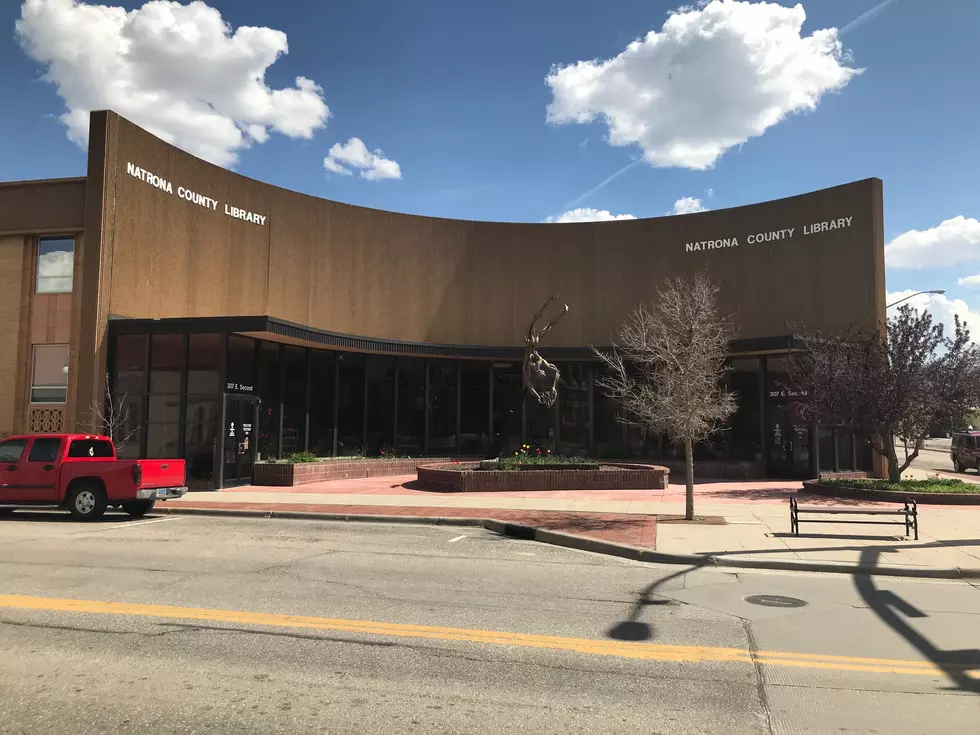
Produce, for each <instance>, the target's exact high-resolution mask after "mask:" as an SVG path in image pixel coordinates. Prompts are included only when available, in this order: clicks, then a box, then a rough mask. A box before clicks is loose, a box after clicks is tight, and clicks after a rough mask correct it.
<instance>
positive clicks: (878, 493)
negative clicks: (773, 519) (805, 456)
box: [803, 480, 980, 505]
mask: <svg viewBox="0 0 980 735" xmlns="http://www.w3.org/2000/svg"><path fill="white" fill-rule="evenodd" d="M803 491H804V492H808V493H813V494H814V495H822V496H824V497H828V498H841V499H843V500H870V501H872V502H876V503H904V502H906V501H908V500H914V501H915V502H916V503H917V504H918V505H980V493H919V492H915V491H914V490H910V491H908V492H898V491H896V490H875V489H873V488H863V487H847V486H843V485H825V484H823V483H821V482H817V481H816V480H804V482H803Z"/></svg>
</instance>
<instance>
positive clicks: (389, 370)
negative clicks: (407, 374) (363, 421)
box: [364, 357, 395, 455]
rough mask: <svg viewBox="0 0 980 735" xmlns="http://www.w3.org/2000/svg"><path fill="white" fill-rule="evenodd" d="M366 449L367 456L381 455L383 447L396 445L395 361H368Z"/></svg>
mask: <svg viewBox="0 0 980 735" xmlns="http://www.w3.org/2000/svg"><path fill="white" fill-rule="evenodd" d="M367 393H368V396H367V446H366V447H365V448H364V451H365V453H366V454H369V455H377V454H381V447H382V446H384V445H385V444H391V443H392V442H393V441H394V433H395V361H394V360H393V359H392V358H390V357H368V358H367Z"/></svg>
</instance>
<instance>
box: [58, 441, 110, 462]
mask: <svg viewBox="0 0 980 735" xmlns="http://www.w3.org/2000/svg"><path fill="white" fill-rule="evenodd" d="M68 456H69V457H72V458H74V459H78V458H81V457H96V458H98V459H112V457H114V456H115V453H114V452H113V451H112V442H108V441H106V440H105V439H76V440H75V441H73V442H72V443H71V446H70V447H68Z"/></svg>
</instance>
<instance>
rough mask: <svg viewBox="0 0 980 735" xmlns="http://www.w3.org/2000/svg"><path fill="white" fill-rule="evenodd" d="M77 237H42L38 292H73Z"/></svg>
mask: <svg viewBox="0 0 980 735" xmlns="http://www.w3.org/2000/svg"><path fill="white" fill-rule="evenodd" d="M74 271H75V239H74V238H72V237H42V238H41V239H40V241H39V242H38V244H37V292H38V293H71V285H72V274H73V273H74Z"/></svg>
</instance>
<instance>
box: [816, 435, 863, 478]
mask: <svg viewBox="0 0 980 735" xmlns="http://www.w3.org/2000/svg"><path fill="white" fill-rule="evenodd" d="M835 434H836V437H835V438H836V440H837V469H838V470H853V469H855V466H854V445H853V444H851V439H852V437H853V434H851V432H850V431H848V430H847V429H837V431H836V432H835ZM820 459H821V464H822V463H823V457H821V458H820Z"/></svg>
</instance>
